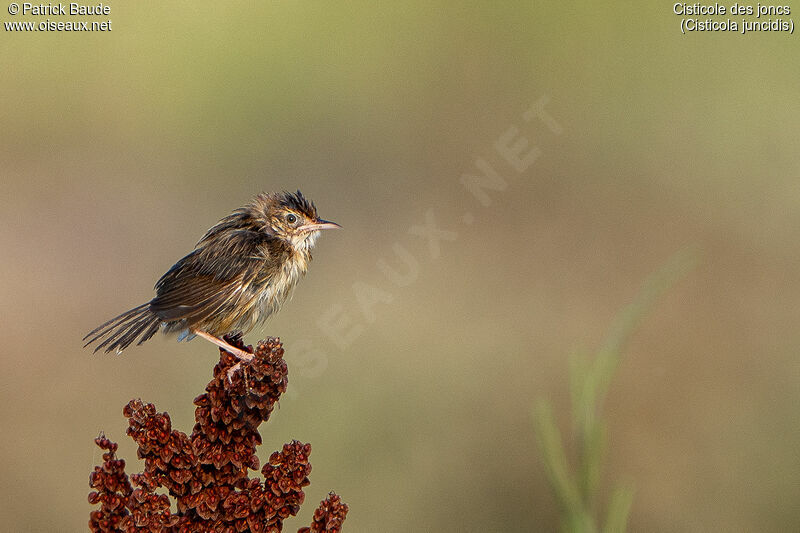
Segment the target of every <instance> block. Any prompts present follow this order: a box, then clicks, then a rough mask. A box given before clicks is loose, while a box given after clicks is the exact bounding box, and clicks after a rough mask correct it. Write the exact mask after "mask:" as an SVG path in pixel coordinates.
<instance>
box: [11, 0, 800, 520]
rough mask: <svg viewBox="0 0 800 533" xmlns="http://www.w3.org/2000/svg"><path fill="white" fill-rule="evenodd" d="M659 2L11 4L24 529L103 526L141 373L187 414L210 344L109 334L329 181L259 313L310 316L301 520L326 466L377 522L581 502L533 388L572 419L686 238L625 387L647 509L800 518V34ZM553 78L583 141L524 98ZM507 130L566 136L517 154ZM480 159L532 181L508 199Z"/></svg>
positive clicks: (625, 462) (299, 418) (277, 329)
mask: <svg viewBox="0 0 800 533" xmlns="http://www.w3.org/2000/svg"><path fill="white" fill-rule="evenodd" d="M661 4H662V5H644V4H642V3H635V2H632V1H628V2H618V3H616V4H613V5H592V4H591V3H589V2H578V3H573V4H569V5H567V4H562V3H560V2H533V3H531V2H519V3H512V2H504V3H491V2H486V3H481V4H478V3H470V4H468V5H466V4H464V5H457V4H456V3H439V4H438V5H436V4H432V3H429V2H410V3H403V4H402V5H399V4H390V3H382V4H381V5H376V4H375V3H372V2H356V3H346V4H344V5H339V4H336V5H334V4H329V5H323V4H321V3H301V2H264V3H253V2H224V3H223V2H217V3H200V4H198V3H196V2H187V1H179V2H115V3H113V4H112V13H111V15H110V17H108V18H110V19H111V20H112V21H113V23H112V28H113V30H112V31H111V32H110V33H41V32H37V33H10V32H3V35H2V38H1V41H0V42H1V43H2V44H0V58H2V64H3V65H4V67H3V71H4V74H3V76H2V80H0V97H1V98H2V104H0V116H1V119H2V126H3V127H2V131H0V153H2V178H1V179H2V188H3V194H2V199H0V202H2V211H1V212H0V217H2V226H1V227H0V246H2V250H3V252H2V253H3V261H2V263H1V265H2V266H0V294H1V295H2V296H1V297H2V303H3V306H2V321H0V324H2V336H3V346H4V347H3V352H4V355H3V357H2V363H0V364H2V390H1V391H0V402H2V415H1V416H2V418H0V421H1V422H2V427H3V430H2V432H3V438H2V439H0V450H2V455H3V458H4V459H3V461H2V475H0V514H2V523H3V524H4V527H6V528H7V529H8V530H9V531H80V530H85V528H86V523H87V520H88V513H89V511H90V506H89V504H88V503H87V500H86V495H87V494H88V492H89V487H88V475H89V472H90V471H91V469H92V467H93V466H94V465H95V464H98V463H99V461H100V460H101V459H100V454H99V453H98V450H97V448H96V447H95V446H94V444H93V442H92V439H93V438H94V437H95V436H96V435H97V434H98V433H99V432H100V431H104V432H105V433H106V435H107V436H109V437H110V438H111V439H113V440H116V441H118V442H119V443H120V455H121V456H122V457H123V458H125V459H126V460H127V461H128V465H129V466H128V472H129V473H133V472H137V471H140V469H141V467H142V464H141V463H140V462H139V461H138V460H137V459H136V452H135V448H134V446H133V445H132V443H131V441H130V439H129V438H128V437H127V436H126V435H125V429H126V427H127V425H126V420H125V419H124V418H123V416H122V407H123V406H124V405H125V404H126V403H127V402H128V401H129V400H130V399H131V398H136V397H141V398H142V399H144V400H146V401H150V402H154V403H155V404H156V406H157V408H158V409H159V410H166V411H168V412H169V413H170V415H171V416H172V420H173V424H174V426H175V427H177V428H179V429H182V430H184V431H190V430H191V427H192V425H193V406H192V403H191V401H192V399H193V398H194V397H195V396H197V395H198V394H200V393H201V392H202V390H203V387H204V386H205V384H206V383H207V381H208V379H209V377H210V372H211V368H212V366H213V364H214V363H215V362H216V360H217V350H216V349H215V348H213V347H212V346H211V345H209V344H208V343H205V342H202V341H199V340H196V341H194V342H192V343H188V344H186V343H181V344H177V343H175V340H174V338H166V337H163V336H158V337H156V338H154V339H153V340H151V341H149V342H148V343H146V344H145V345H143V346H141V347H138V348H132V349H130V350H129V351H127V352H126V353H125V354H124V355H123V356H122V357H116V356H113V355H112V356H108V355H93V354H92V353H91V352H90V351H89V350H84V349H82V348H81V346H82V343H81V337H82V336H83V335H84V334H85V333H86V332H87V331H88V330H90V329H92V328H93V327H94V326H96V325H98V324H99V323H100V322H103V321H105V320H106V319H108V318H110V317H111V316H114V315H116V314H118V313H120V312H122V311H124V310H126V309H128V308H131V307H133V306H135V305H138V304H140V303H143V302H145V301H147V300H149V299H150V298H151V297H152V295H153V293H152V290H151V287H152V285H153V284H154V282H155V281H156V280H157V279H158V277H159V276H160V275H161V274H162V273H163V272H164V271H166V270H167V269H168V268H169V267H170V266H171V265H172V263H173V262H174V261H175V260H177V259H178V258H180V257H181V256H182V255H183V254H185V253H187V252H188V251H190V250H191V248H192V246H193V245H194V243H195V242H196V241H197V239H198V238H199V237H200V236H201V235H202V233H203V232H204V231H205V230H206V229H207V228H208V227H210V226H211V225H212V224H213V223H214V222H216V221H217V220H218V219H219V218H221V217H222V216H224V215H226V214H227V213H228V212H229V211H231V210H232V209H234V208H236V207H238V206H240V205H242V204H243V203H245V202H246V201H248V200H249V198H250V197H251V196H253V195H254V194H255V193H257V192H259V191H262V190H267V191H269V190H280V189H291V190H293V189H296V188H300V189H301V190H302V191H303V192H304V193H306V194H307V195H308V196H310V197H311V198H313V199H314V200H315V201H316V203H317V206H318V208H319V210H320V214H321V215H322V216H323V217H325V218H329V219H332V220H335V221H337V222H339V223H341V224H342V225H343V226H344V227H345V230H343V231H340V232H336V233H333V232H332V233H328V234H325V235H324V236H323V238H322V239H321V241H320V244H319V245H318V248H317V250H316V252H315V261H314V264H313V265H312V268H311V270H310V272H309V275H308V276H307V277H306V279H305V280H304V281H303V282H302V283H301V284H300V285H299V287H298V289H297V291H296V292H295V295H294V299H293V300H292V301H291V302H289V303H288V304H287V305H286V306H284V308H283V311H282V312H281V313H280V315H279V316H277V317H276V318H274V319H273V320H271V322H270V323H269V324H268V325H267V326H266V328H265V329H264V330H263V331H255V332H253V333H251V334H250V335H249V336H248V341H250V342H255V341H256V340H257V339H258V338H260V337H264V336H266V335H268V334H271V335H277V336H280V337H281V338H282V339H283V340H284V341H285V342H286V344H287V355H286V357H287V361H288V363H289V372H290V375H289V377H290V392H289V394H287V396H286V397H285V398H284V399H283V400H282V401H281V404H280V409H279V410H276V412H275V413H274V416H273V419H272V420H271V421H270V422H269V423H268V424H266V425H264V426H262V431H261V433H262V435H263V436H264V441H265V443H264V446H263V447H262V448H261V449H260V451H259V455H260V457H261V459H262V462H263V461H264V460H265V459H266V458H267V457H268V456H269V454H270V452H271V451H272V450H274V449H277V448H278V447H280V445H281V444H282V443H283V442H287V441H289V440H290V439H292V438H297V439H300V440H302V441H305V442H311V443H312V445H313V453H312V456H311V460H312V463H313V466H314V470H313V472H312V474H311V485H310V487H309V488H308V490H307V497H306V505H305V506H304V508H303V509H302V510H301V513H300V516H299V518H298V519H295V520H293V521H291V522H290V526H291V528H294V529H292V530H295V529H296V528H298V527H301V526H302V525H305V524H307V523H308V522H309V521H310V517H311V514H312V512H313V509H314V507H315V506H316V504H317V503H318V502H319V501H320V500H321V499H323V498H324V496H325V495H326V494H327V492H328V491H329V490H336V491H337V492H338V493H339V494H341V496H342V498H343V499H344V500H345V501H346V502H347V503H348V504H349V505H350V507H351V511H350V514H349V516H348V519H347V522H346V523H345V530H346V531H552V530H554V529H556V527H557V509H556V508H555V501H554V499H553V497H552V495H551V494H550V491H549V488H548V486H547V484H546V481H545V477H544V470H543V468H542V464H541V461H540V459H539V456H538V450H537V448H536V441H535V436H534V432H533V428H532V423H531V409H532V406H533V404H534V403H535V401H536V400H537V398H541V397H545V398H549V399H552V400H553V401H554V402H555V406H556V414H557V416H559V419H560V420H561V421H562V422H563V421H566V420H567V417H568V414H569V403H568V356H569V354H570V353H571V352H573V351H575V350H580V351H586V352H591V351H592V350H594V349H596V348H597V347H598V346H599V345H600V344H601V343H602V341H603V339H604V336H605V335H606V332H607V331H608V329H609V327H610V325H611V324H612V322H613V319H614V316H615V315H616V314H617V313H618V311H619V310H620V309H621V308H623V307H624V306H625V305H626V304H628V303H629V302H631V301H632V300H633V298H634V297H635V295H636V294H637V290H638V287H639V286H640V284H641V282H642V281H643V280H644V279H645V277H646V276H647V275H648V274H649V273H651V272H653V271H654V270H656V269H657V268H659V267H660V266H661V265H662V264H663V263H664V262H665V261H667V259H668V258H669V257H670V256H671V255H672V254H673V253H674V252H675V251H676V250H679V249H682V248H684V247H686V246H696V247H698V248H699V249H700V250H701V258H702V259H701V261H700V264H699V266H698V268H697V269H695V270H694V271H693V272H692V273H691V274H689V276H687V277H686V278H685V279H684V280H682V281H681V282H679V283H678V284H677V285H675V286H674V287H673V288H672V289H671V290H669V291H668V292H667V293H666V295H665V296H664V297H663V298H662V299H661V300H659V302H658V303H657V304H656V305H655V307H654V308H653V310H652V311H651V312H650V313H649V315H648V316H647V317H646V319H645V320H644V321H643V323H642V325H641V327H640V328H639V329H638V330H637V331H636V333H635V334H634V336H633V338H632V339H631V341H630V343H629V345H628V347H627V350H626V353H625V357H624V359H623V361H622V364H621V367H620V371H619V373H618V374H617V376H616V377H615V380H614V382H613V384H612V388H611V390H610V393H609V398H608V402H607V404H606V410H605V412H606V414H607V417H608V423H609V456H608V468H607V470H606V473H605V477H604V479H605V480H606V484H605V486H606V487H609V486H610V485H611V484H612V482H614V483H616V482H621V483H624V484H628V485H630V486H632V487H634V488H635V489H636V494H635V499H634V504H633V508H632V514H631V518H630V526H631V530H632V531H735V530H739V531H789V530H797V529H798V528H800V505H798V501H800V458H798V450H800V422H798V416H797V414H798V406H799V405H800V362H798V350H800V334H799V333H798V331H800V330H799V329H798V323H800V306H799V305H798V298H799V297H800V275H799V274H798V268H797V265H798V260H799V259H800V242H799V241H798V236H800V232H798V225H799V224H800V180H799V179H798V178H800V155H798V149H797V148H798V142H797V139H798V133H797V132H798V129H797V124H798V121H800V103H799V101H798V91H799V90H800V71H798V69H797V68H795V67H796V65H797V64H798V61H800V47H798V45H797V37H796V36H791V35H788V34H784V33H764V34H752V35H750V34H749V35H744V36H743V35H740V34H735V33H733V34H727V33H697V34H689V35H682V34H681V33H680V30H679V22H680V19H679V17H677V16H675V15H674V14H673V13H672V6H671V4H670V5H667V4H665V3H661ZM793 7H794V6H793ZM5 10H6V8H5V7H3V11H4V13H3V17H0V18H2V19H3V20H37V21H38V20H42V19H45V18H47V17H29V18H26V17H18V18H14V19H12V18H11V17H8V16H7V15H6V13H5ZM50 18H51V19H54V20H55V18H54V17H50ZM60 20H74V19H69V18H67V19H63V18H62V19H60ZM543 97H544V98H549V103H548V104H547V106H546V110H547V112H548V113H549V114H550V115H551V116H552V117H553V119H555V121H556V122H557V124H558V126H560V128H561V134H560V135H558V134H555V133H553V131H551V129H550V128H548V127H547V125H546V124H545V123H543V122H541V121H539V120H538V119H534V120H532V121H526V120H525V119H524V118H523V113H524V112H525V111H526V110H528V109H529V108H530V107H531V106H532V105H533V104H534V103H535V102H537V101H539V99H540V98H543ZM512 127H514V128H517V130H518V133H517V135H518V136H521V137H524V138H525V139H526V140H527V142H528V143H529V147H533V146H536V147H537V148H538V149H539V150H540V152H541V155H540V156H539V158H538V159H537V160H536V161H535V162H534V163H533V164H532V165H531V166H530V168H528V169H527V170H525V171H524V172H521V173H519V172H517V171H516V170H514V169H513V168H512V167H511V166H510V165H509V164H508V162H507V161H506V160H504V159H503V157H501V156H500V155H499V154H498V152H497V150H496V149H495V142H496V141H497V140H498V139H499V138H500V137H501V136H502V135H503V134H504V133H506V132H507V131H509V128H512ZM515 139H516V137H515ZM478 158H483V159H485V160H486V161H487V162H489V163H490V164H491V165H492V167H493V168H494V169H495V170H496V171H497V172H498V173H499V174H500V175H501V176H502V177H503V179H504V180H505V181H506V183H507V188H506V189H505V190H504V191H493V190H487V191H486V192H487V194H488V195H489V198H490V199H491V203H490V205H489V206H488V207H485V206H483V205H482V204H481V203H480V202H479V201H478V199H476V197H475V196H473V195H472V194H470V192H469V191H468V190H467V189H466V188H465V187H464V186H463V185H462V183H461V181H460V179H461V176H462V175H463V174H478V170H477V167H476V160H477V159H478ZM467 213H468V214H470V215H472V224H466V223H465V221H464V220H465V219H464V215H465V214H467ZM428 215H432V216H433V219H434V221H435V225H436V226H437V227H439V228H441V229H442V230H446V231H448V232H453V233H450V234H448V235H447V237H448V239H447V240H441V241H440V242H439V243H438V244H439V248H438V256H437V257H434V256H436V255H437V253H436V252H437V249H435V247H434V248H433V249H432V248H431V247H430V246H429V242H428V240H427V239H425V238H422V237H420V236H419V235H417V234H415V233H414V232H410V229H411V228H412V227H414V226H419V225H422V226H425V224H426V221H427V219H426V216H428ZM397 247H400V249H401V250H403V251H404V252H405V254H406V255H410V256H411V257H412V258H413V263H414V264H415V266H416V270H414V271H411V272H410V273H409V271H408V267H407V266H406V265H405V263H404V261H403V259H402V258H401V256H398V255H397V254H396V251H395V249H396V248H397ZM406 259H407V258H406ZM381 261H383V263H380V262H381ZM379 264H380V265H383V267H381V266H379ZM386 265H388V266H389V267H391V268H393V269H395V270H396V271H397V272H398V273H401V274H402V273H406V274H408V276H407V277H406V279H405V280H400V281H403V282H404V283H403V284H402V286H398V284H397V281H398V280H397V279H395V280H393V279H390V277H387V275H386V274H385V270H386ZM359 296H360V297H361V300H360V299H359ZM365 299H366V300H368V302H367V304H368V305H367V308H366V309H365V308H364V307H363V306H364V301H365ZM325 322H327V323H329V324H334V327H335V328H338V331H339V333H338V334H336V335H332V334H331V333H330V332H329V331H326V328H325V327H324V326H321V323H325ZM293 343H294V345H295V347H296V348H295V349H294V351H293V348H292V345H293ZM337 343H338V344H337ZM565 429H566V427H565ZM291 528H290V529H291Z"/></svg>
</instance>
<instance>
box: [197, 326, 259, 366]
mask: <svg viewBox="0 0 800 533" xmlns="http://www.w3.org/2000/svg"><path fill="white" fill-rule="evenodd" d="M192 333H194V334H195V335H197V336H198V337H202V338H204V339H205V340H207V341H208V342H211V343H214V344H216V345H217V346H219V347H220V348H222V349H223V350H225V351H226V352H228V353H229V354H233V355H235V356H236V357H238V358H239V359H241V360H242V361H250V360H252V359H253V357H254V356H253V354H251V353H249V352H245V351H244V350H241V349H239V348H237V347H235V346H231V345H230V344H228V343H227V342H225V341H224V340H222V339H218V338H217V337H215V336H214V335H211V334H210V333H206V332H205V331H200V330H199V329H193V330H192ZM238 366H239V364H238V363H237V364H236V367H237V368H238Z"/></svg>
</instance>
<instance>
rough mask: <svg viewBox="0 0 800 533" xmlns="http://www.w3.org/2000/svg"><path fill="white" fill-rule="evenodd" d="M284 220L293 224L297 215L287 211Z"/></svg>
mask: <svg viewBox="0 0 800 533" xmlns="http://www.w3.org/2000/svg"><path fill="white" fill-rule="evenodd" d="M286 222H288V223H289V224H294V223H295V222H297V216H296V215H294V214H293V213H289V214H288V215H286Z"/></svg>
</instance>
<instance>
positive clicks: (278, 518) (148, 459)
mask: <svg viewBox="0 0 800 533" xmlns="http://www.w3.org/2000/svg"><path fill="white" fill-rule="evenodd" d="M226 341H227V342H229V343H231V344H232V345H233V346H236V347H238V348H241V349H244V350H246V351H248V352H251V353H253V354H254V355H255V357H254V358H253V360H252V361H251V362H249V363H247V364H246V365H244V366H243V368H242V369H241V370H239V371H237V372H236V373H235V374H233V377H232V380H228V378H227V373H228V370H229V369H230V368H231V367H233V366H234V365H235V364H236V363H237V362H238V361H239V360H238V359H236V358H235V357H234V356H232V355H230V354H229V353H227V352H225V351H224V350H220V361H219V363H217V365H216V366H215V367H214V379H213V380H211V382H210V383H209V384H208V386H207V387H206V392H205V393H204V394H201V395H200V396H198V397H197V398H195V400H194V404H195V405H196V406H197V408H196V409H195V421H196V423H195V426H194V429H193V430H192V433H191V435H186V434H185V433H183V432H181V431H178V430H176V429H172V423H171V421H170V418H169V415H168V414H167V413H158V412H156V408H155V406H154V405H153V404H149V403H144V402H142V401H141V400H131V401H130V402H129V403H128V405H126V406H125V408H124V410H123V414H124V415H125V417H126V418H128V423H129V427H128V430H127V433H128V435H130V437H131V438H132V439H133V440H134V441H135V442H136V444H138V446H139V448H138V457H139V459H144V472H142V473H141V474H133V475H131V476H130V477H128V475H127V474H126V473H125V461H124V460H123V459H117V457H116V451H117V444H116V443H114V442H111V441H110V440H109V439H107V438H106V437H105V436H103V435H100V436H99V437H98V438H97V439H95V443H96V444H97V445H98V446H99V447H100V448H101V449H102V450H104V453H103V464H102V465H100V466H96V467H95V468H94V471H93V472H92V474H91V475H90V476H89V484H90V486H91V488H92V492H90V493H89V503H91V504H93V505H97V504H99V505H100V508H99V509H96V510H94V511H92V512H91V514H90V515H89V528H90V530H91V531H93V532H163V533H168V532H175V533H177V532H181V533H184V532H185V533H188V532H212V531H213V532H231V533H233V532H244V531H251V532H254V533H256V532H258V533H261V532H269V533H274V532H279V531H282V528H283V521H284V520H285V519H287V518H289V517H290V516H294V515H296V514H297V512H298V511H299V510H300V505H301V504H302V503H303V500H304V498H305V494H304V493H303V487H305V486H306V485H308V484H309V480H308V474H309V472H311V465H310V464H309V462H308V456H309V454H310V453H311V445H310V444H303V443H301V442H298V441H296V440H295V441H292V442H290V443H288V444H284V446H283V449H282V450H281V451H278V452H274V453H273V454H272V455H271V456H270V458H269V462H268V463H267V464H265V465H264V467H263V468H261V473H262V474H263V476H264V479H263V481H262V480H261V479H258V478H250V477H248V475H247V474H248V469H249V470H257V469H258V467H259V460H258V457H257V456H256V455H255V450H256V446H257V445H259V444H261V435H260V434H259V433H258V426H259V424H261V422H263V421H266V420H267V419H269V416H270V414H271V413H272V410H273V408H274V407H275V404H276V403H277V401H278V399H279V398H280V395H281V394H282V393H283V392H285V391H286V385H287V367H286V362H285V361H284V360H283V347H282V344H281V342H280V340H279V339H277V338H269V339H267V340H265V341H261V342H260V343H259V344H258V346H257V347H256V349H255V351H253V349H252V347H250V346H247V347H245V346H244V344H243V343H242V340H241V338H239V337H226ZM158 489H162V490H161V492H158ZM164 489H165V490H166V492H168V494H169V496H168V495H167V494H164V493H163V492H164ZM170 497H172V498H173V499H174V501H175V504H176V512H174V513H173V512H172V511H171V510H170V505H171V499H170ZM347 510H348V508H347V505H346V504H344V503H342V501H341V500H340V499H339V496H337V495H336V494H334V493H330V494H329V495H328V497H327V498H326V499H325V500H323V501H322V503H321V504H320V506H319V508H317V510H316V511H315V512H314V518H313V521H312V524H311V526H310V527H304V528H301V529H300V530H299V533H312V532H314V533H317V532H322V531H327V532H339V531H341V527H342V522H343V521H344V519H345V516H346V515H347Z"/></svg>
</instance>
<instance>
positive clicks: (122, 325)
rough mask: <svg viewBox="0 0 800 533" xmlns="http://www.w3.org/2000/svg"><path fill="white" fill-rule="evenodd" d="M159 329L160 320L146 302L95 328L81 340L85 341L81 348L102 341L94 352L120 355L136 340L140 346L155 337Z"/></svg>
mask: <svg viewBox="0 0 800 533" xmlns="http://www.w3.org/2000/svg"><path fill="white" fill-rule="evenodd" d="M160 327H161V319H160V318H158V317H157V316H156V315H155V314H154V313H153V312H152V311H151V310H150V303H149V302H148V303H146V304H143V305H140V306H139V307H134V308H133V309H131V310H130V311H126V312H124V313H122V314H121V315H119V316H118V317H116V318H112V319H111V320H109V321H108V322H106V323H105V324H101V325H99V326H97V327H96V328H95V329H93V330H92V331H90V332H89V333H88V334H87V335H86V336H85V337H84V338H83V340H85V341H86V344H84V345H83V347H84V348H86V347H87V346H89V345H90V344H92V343H93V342H98V341H102V342H100V344H98V345H97V346H96V347H95V349H94V351H95V352H97V351H98V350H102V349H105V351H106V353H108V352H111V351H116V352H117V353H120V352H122V350H124V349H125V348H127V347H128V346H130V345H131V344H132V343H133V342H134V341H135V340H136V339H137V338H138V339H139V342H138V343H137V344H142V343H143V342H144V341H146V340H147V339H149V338H150V337H152V336H153V335H155V334H156V333H157V332H158V330H159V328H160Z"/></svg>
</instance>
